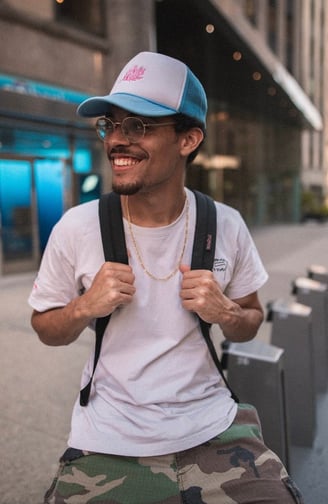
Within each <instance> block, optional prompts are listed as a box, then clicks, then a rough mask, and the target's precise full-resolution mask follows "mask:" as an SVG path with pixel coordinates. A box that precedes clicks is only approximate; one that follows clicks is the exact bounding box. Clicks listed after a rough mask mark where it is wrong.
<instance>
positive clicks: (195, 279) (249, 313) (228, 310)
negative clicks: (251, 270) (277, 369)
mask: <svg viewBox="0 0 328 504" xmlns="http://www.w3.org/2000/svg"><path fill="white" fill-rule="evenodd" d="M180 272H181V273H182V275H183V276H182V283H181V291H180V297H181V299H182V306H183V307H184V308H185V309H186V310H188V311H191V312H195V313H197V315H198V316H199V317H200V318H201V319H203V320H205V322H208V323H210V324H219V325H220V327H221V329H222V331H223V334H224V336H225V337H226V338H228V339H230V340H231V341H240V342H241V341H248V340H250V339H252V338H254V336H255V335H256V333H257V330H258V328H259V326H260V325H261V323H262V321H263V310H262V307H261V304H260V302H259V300H258V296H257V293H256V292H253V293H252V294H249V295H248V296H245V297H243V298H239V299H235V300H231V299H229V298H228V297H227V296H225V295H224V294H223V292H222V289H221V287H220V285H219V284H218V282H217V281H216V279H215V277H214V275H213V273H212V272H211V271H208V270H191V269H190V266H186V265H181V266H180Z"/></svg>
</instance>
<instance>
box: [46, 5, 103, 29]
mask: <svg viewBox="0 0 328 504" xmlns="http://www.w3.org/2000/svg"><path fill="white" fill-rule="evenodd" d="M104 13H105V2H104V0H56V1H55V16H56V20H57V21H59V22H60V23H65V24H68V25H71V26H73V27H75V28H78V29H80V30H83V31H86V32H88V33H92V34H93V35H98V36H100V37H103V36H105V35H106V23H105V19H106V16H105V15H104Z"/></svg>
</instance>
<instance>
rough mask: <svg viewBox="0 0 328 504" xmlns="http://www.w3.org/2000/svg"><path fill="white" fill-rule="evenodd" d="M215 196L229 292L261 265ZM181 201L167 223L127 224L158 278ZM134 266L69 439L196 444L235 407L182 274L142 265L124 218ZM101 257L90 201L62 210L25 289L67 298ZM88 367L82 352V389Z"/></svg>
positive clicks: (40, 296)
mask: <svg viewBox="0 0 328 504" xmlns="http://www.w3.org/2000/svg"><path fill="white" fill-rule="evenodd" d="M186 192H187V197H188V201H189V207H190V208H189V233H188V239H187V245H186V250H185V254H184V258H183V261H182V262H183V263H184V264H190V262H191V253H192V245H193V234H194V227H195V217H196V208H195V198H194V195H193V194H192V193H191V192H190V191H189V190H186ZM216 205H217V243H216V252H215V262H214V268H213V271H214V274H215V277H216V278H217V281H218V282H219V284H220V286H221V288H222V289H223V291H224V292H225V294H226V295H227V296H229V297H230V298H231V299H237V298H241V297H243V296H246V295H248V294H250V293H252V292H254V291H256V290H258V289H259V288H260V287H261V286H262V285H263V284H264V283H265V281H266V280H267V274H266V272H265V270H264V267H263V265H262V262H261V260H260V258H259V256H258V253H257V251H256V248H255V246H254V243H253V240H252V238H251V236H250V234H249V232H248V230H247V227H246V225H245V223H244V221H243V220H242V218H241V216H240V214H239V213H238V212H237V211H236V210H234V209H232V208H230V207H228V206H226V205H224V204H221V203H216ZM185 214H186V207H185V208H184V210H183V212H182V214H181V215H180V216H179V218H178V219H177V220H176V221H175V222H173V223H172V224H170V225H169V226H165V227H159V228H158V227H155V228H145V227H139V226H135V225H133V233H134V235H135V238H136V240H137V243H138V246H139V249H140V251H141V254H142V259H143V262H144V264H145V266H146V268H147V269H148V270H150V271H151V272H152V273H153V274H154V275H155V276H157V277H162V276H163V277H164V276H166V275H168V274H169V273H170V272H171V271H173V270H174V268H175V267H176V264H177V261H178V259H179V257H180V254H181V250H182V246H183V239H184V233H185V222H186V220H185V219H186V215H185ZM124 226H125V234H126V241H127V247H128V250H129V255H130V257H129V261H130V265H131V267H132V268H133V272H134V274H135V277H136V280H135V286H136V293H135V296H134V299H133V301H132V303H130V304H129V305H126V306H124V307H123V308H120V309H117V310H116V311H115V312H114V313H113V315H112V317H111V320H110V323H109V325H108V327H107V329H106V332H105V336H104V340H103V344H102V349H101V354H100V358H99V361H98V364H97V368H96V371H95V375H94V378H93V384H92V389H91V394H90V400H89V404H88V406H86V407H81V406H80V404H79V398H77V400H76V403H75V406H74V410H73V415H72V425H71V433H70V437H69V441H68V444H69V446H71V447H74V448H80V449H85V450H89V451H94V452H101V453H108V454H116V455H126V456H154V455H163V454H166V453H172V452H177V451H181V450H185V449H188V448H191V447H193V446H196V445H199V444H201V443H203V442H206V441H208V440H209V439H211V438H212V437H214V436H216V435H218V434H219V433H221V432H223V431H224V430H226V429H227V428H228V427H229V425H230V424H231V423H232V421H233V419H234V417H235V414H236V409H237V406H236V404H235V402H234V401H233V400H232V398H231V397H230V393H229V391H228V390H227V389H226V387H225V385H224V383H223V380H222V378H221V377H220V375H219V373H218V370H217V369H216V367H215V364H214V363H213V360H212V358H211V355H210V354H209V351H208V348H207V345H206V343H205V341H204V339H203V336H202V334H201V331H200V329H199V324H198V321H197V318H196V316H195V315H194V314H192V313H190V312H188V311H186V310H185V309H184V308H183V307H182V304H181V300H180V297H179V291H180V285H181V274H180V272H178V273H176V274H175V275H174V276H173V277H172V278H170V279H169V280H166V281H159V280H154V279H152V278H150V277H149V276H148V275H146V274H145V272H144V271H143V269H142V267H141V265H140V263H139V261H138V259H137V257H136V253H135V250H134V246H133V243H132V240H131V236H130V233H129V229H128V226H127V223H126V222H124ZM103 262H104V256H103V249H102V243H101V236H100V228H99V221H98V201H92V202H90V203H86V204H83V205H80V206H77V207H75V208H72V209H70V210H69V211H68V212H66V214H65V215H64V216H63V217H62V219H61V220H60V221H59V222H58V223H57V224H56V226H55V227H54V229H53V231H52V233H51V236H50V238H49V242H48V245H47V248H46V251H45V253H44V256H43V260H42V263H41V266H40V271H39V274H38V277H37V279H36V281H35V285H34V287H33V290H32V292H31V295H30V297H29V303H30V305H31V306H32V307H33V308H34V309H35V310H38V311H41V312H42V311H45V310H49V309H51V308H54V307H60V306H65V305H66V304H67V303H68V302H70V301H71V300H72V299H73V298H75V297H76V296H77V295H79V294H81V292H83V290H84V289H88V288H89V287H90V285H91V282H92V280H93V278H94V276H95V274H96V273H97V271H98V270H99V268H100V267H101V265H102V264H103ZM92 367H93V355H90V358H89V360H88V362H87V363H86V365H85V368H84V370H83V374H82V379H81V388H82V387H83V386H85V385H86V383H88V381H89V378H90V375H91V373H92Z"/></svg>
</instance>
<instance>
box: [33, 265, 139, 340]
mask: <svg viewBox="0 0 328 504" xmlns="http://www.w3.org/2000/svg"><path fill="white" fill-rule="evenodd" d="M134 293H135V286H134V274H133V272H132V269H131V267H130V266H128V265H127V264H120V263H113V262H106V263H105V264H103V265H102V267H101V268H100V270H99V271H98V273H97V274H96V276H95V277H94V279H93V282H92V284H91V287H90V288H89V289H88V290H87V291H86V292H85V293H84V294H82V295H81V296H77V297H76V298H75V299H73V300H72V301H71V302H70V303H68V304H67V305H66V306H64V307H59V308H54V309H52V310H48V311H45V312H38V311H36V310H34V311H33V314H32V319H31V323H32V327H33V329H34V330H35V331H36V333H37V334H38V336H39V338H40V340H41V341H42V342H43V343H45V344H46V345H52V346H57V345H68V344H69V343H72V342H73V341H75V340H76V339H77V338H78V337H79V335H80V334H81V332H82V331H83V330H84V329H85V328H86V327H87V326H88V325H89V324H90V322H91V321H92V320H94V319H96V318H99V317H105V316H106V315H109V314H110V313H112V312H113V311H114V310H115V309H116V308H117V307H118V306H122V305H126V304H128V303H130V302H131V301H132V299H133V295H134Z"/></svg>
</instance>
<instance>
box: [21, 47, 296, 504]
mask: <svg viewBox="0 0 328 504" xmlns="http://www.w3.org/2000/svg"><path fill="white" fill-rule="evenodd" d="M78 112H79V114H80V115H82V116H85V117H97V118H98V119H97V123H96V129H97V133H98V135H99V137H100V138H101V139H102V140H103V142H104V148H105V152H106V154H107V157H108V161H109V165H110V168H111V170H112V185H113V190H114V191H115V192H116V193H118V194H119V195H120V201H121V208H122V213H123V220H124V229H125V239H126V244H127V250H128V255H129V264H128V265H127V264H121V263H114V262H104V255H103V249H102V243H101V236H100V228H99V219H98V202H96V201H94V202H90V203H86V204H84V205H80V206H78V207H76V208H73V209H71V210H69V211H68V212H67V213H66V214H65V215H64V216H63V218H62V219H61V220H60V222H59V223H58V224H57V225H56V226H55V228H54V229H53V232H52V234H51V237H50V239H49V243H48V245H47V249H46V251H45V254H44V257H43V260H42V264H41V268H40V272H39V275H38V278H37V280H36V283H35V288H34V289H33V291H32V293H31V296H30V298H29V301H30V304H31V306H32V307H33V308H34V311H33V315H32V325H33V328H34V329H35V331H36V332H37V333H38V335H39V337H40V339H41V341H43V342H44V343H46V344H48V345H66V344H69V343H72V342H73V341H75V340H76V339H77V338H78V337H79V335H80V334H81V332H82V331H83V330H84V329H85V328H86V327H87V326H92V327H93V326H94V323H95V320H96V319H97V318H99V317H104V316H106V315H108V314H112V316H111V320H110V322H109V324H108V326H107V328H106V332H105V335H104V340H103V344H102V348H101V352H100V357H99V361H98V364H97V367H96V370H95V374H94V377H93V382H92V388H91V393H90V399H89V403H88V404H87V405H86V406H81V404H80V402H79V401H78V400H77V401H76V404H75V407H74V410H73V415H72V427H71V433H70V437H69V441H68V445H69V448H68V450H67V451H66V452H65V454H64V455H63V456H62V458H61V462H60V468H59V472H58V475H57V477H56V478H55V480H54V483H53V485H52V487H51V488H50V489H49V491H48V492H47V494H46V497H45V502H47V503H50V502H51V503H64V502H65V503H77V504H80V503H81V504H82V503H91V502H99V503H100V502H103V503H112V504H114V503H115V504H116V503H122V504H147V503H163V504H164V503H166V504H178V503H181V502H184V503H189V504H196V503H197V504H198V503H199V504H204V503H206V504H214V503H215V504H218V503H222V504H223V503H224V504H227V503H246V502H247V503H250V502H264V501H265V502H272V503H273V502H275V503H278V502H279V504H281V503H286V504H287V503H292V502H301V497H300V496H299V494H298V492H297V489H296V488H295V486H294V485H293V482H292V481H291V480H290V478H289V477H288V475H287V473H286V471H285V469H284V467H283V466H282V464H281V462H280V460H279V459H278V458H277V457H276V456H275V455H274V454H273V453H272V452H271V451H270V450H268V449H267V448H266V447H265V446H264V444H263V441H262V438H261V434H260V427H259V424H258V420H257V416H256V412H255V410H254V408H252V407H251V406H248V405H239V406H238V405H237V404H236V402H235V401H234V400H233V399H232V397H231V394H230V392H229V390H228V389H227V388H226V386H225V384H224V382H223V380H222V378H221V376H220V374H219V373H218V371H217V369H216V367H215V365H214V362H213V360H212V358H211V355H210V354H209V351H208V347H207V345H206V343H205V341H204V339H203V336H202V333H201V331H200V328H199V321H198V318H197V316H196V314H198V315H199V316H200V317H201V318H202V319H203V320H205V321H206V322H208V323H211V324H219V326H220V328H221V330H222V332H223V334H224V336H225V337H226V338H227V339H228V340H231V341H239V342H241V341H247V340H250V339H252V338H253V337H254V336H255V335H256V332H257V330H258V328H259V326H260V324H261V322H262V320H263V311H262V308H261V305H260V302H259V300H258V296H257V290H258V289H259V288H260V287H261V286H262V285H263V283H264V282H265V281H266V279H267V275H266V272H265V270H264V268H263V265H262V263H261V261H260V259H259V257H258V254H257V251H256V249H255V246H254V243H253V241H252V239H251V237H250V235H249V232H248V230H247V228H246V226H245V224H244V222H243V220H242V219H241V217H240V215H239V213H238V212H237V211H235V210H233V209H231V208H229V207H227V206H225V205H223V204H221V203H216V208H217V227H218V230H219V231H218V239H217V243H216V251H215V258H216V263H217V260H220V264H222V265H223V266H224V267H222V268H221V267H220V268H215V267H213V271H208V270H202V269H201V270H191V269H190V263H191V253H192V245H193V236H194V228H195V219H196V206H195V198H194V195H193V193H192V192H191V191H189V190H188V189H186V188H185V187H184V179H185V170H186V165H187V162H188V161H190V160H192V159H193V157H194V156H195V155H196V153H197V151H198V149H199V147H200V145H201V144H202V142H203V139H204V134H205V120H206V112H207V105H206V95H205V92H204V89H203V87H202V85H201V83H200V82H199V80H198V79H197V78H196V77H195V75H194V74H193V73H192V72H191V71H190V69H189V68H188V67H187V66H186V65H185V64H184V63H182V62H180V61H178V60H176V59H173V58H170V57H167V56H165V55H161V54H156V53H151V52H143V53H140V54H138V55H136V56H135V57H134V58H133V59H132V60H131V61H130V62H128V63H127V65H126V66H125V67H124V68H123V70H122V72H121V73H120V75H119V76H118V78H117V80H116V82H115V84H114V86H113V88H112V90H111V92H110V94H109V95H108V96H104V97H93V98H89V99H87V100H86V101H84V102H83V103H82V104H81V105H80V106H79V109H78ZM92 364H93V356H91V357H90V360H89V362H88V363H87V364H86V366H85V369H84V372H83V376H82V387H84V386H85V385H86V384H87V383H88V381H89V379H90V376H91V374H92ZM260 379H261V377H259V380H260Z"/></svg>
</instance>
